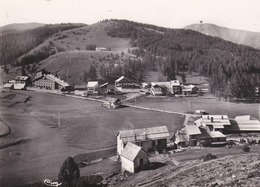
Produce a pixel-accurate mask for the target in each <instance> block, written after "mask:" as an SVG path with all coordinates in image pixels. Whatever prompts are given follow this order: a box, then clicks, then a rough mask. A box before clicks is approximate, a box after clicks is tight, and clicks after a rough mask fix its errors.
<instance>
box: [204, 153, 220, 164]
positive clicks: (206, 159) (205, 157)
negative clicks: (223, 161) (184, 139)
mask: <svg viewBox="0 0 260 187" xmlns="http://www.w3.org/2000/svg"><path fill="white" fill-rule="evenodd" d="M216 158H217V156H216V155H213V154H211V153H208V154H206V155H203V156H202V157H201V159H202V161H203V162H205V161H209V160H212V159H216Z"/></svg>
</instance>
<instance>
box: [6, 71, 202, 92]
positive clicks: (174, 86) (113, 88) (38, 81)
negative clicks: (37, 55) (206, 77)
mask: <svg viewBox="0 0 260 187" xmlns="http://www.w3.org/2000/svg"><path fill="white" fill-rule="evenodd" d="M28 87H33V88H37V89H44V90H61V91H63V90H74V94H75V95H80V96H87V95H104V94H125V93H145V94H151V95H154V96H164V95H185V96H191V95H196V94H197V93H198V92H199V91H200V89H199V88H198V87H196V86H194V85H182V84H180V82H179V81H178V80H172V81H166V82H151V83H150V84H148V83H141V82H138V81H134V80H131V79H128V78H126V77H124V76H121V77H120V78H118V79H117V80H115V82H113V83H108V82H106V83H103V84H101V85H100V84H99V82H98V81H89V82H88V83H87V84H82V85H75V86H74V87H71V86H70V85H69V84H68V83H67V82H65V81H63V80H61V79H60V78H59V77H57V76H55V75H53V74H51V73H50V72H48V71H46V70H45V69H40V70H38V71H37V72H36V74H35V77H34V79H33V80H31V78H30V77H29V76H17V77H16V78H15V80H11V81H9V82H8V83H6V84H5V85H4V86H3V88H4V89H18V90H26V89H27V88H28Z"/></svg>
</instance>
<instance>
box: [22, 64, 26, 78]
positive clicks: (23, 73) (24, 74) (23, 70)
mask: <svg viewBox="0 0 260 187" xmlns="http://www.w3.org/2000/svg"><path fill="white" fill-rule="evenodd" d="M21 75H22V76H26V72H25V67H24V66H22V69H21Z"/></svg>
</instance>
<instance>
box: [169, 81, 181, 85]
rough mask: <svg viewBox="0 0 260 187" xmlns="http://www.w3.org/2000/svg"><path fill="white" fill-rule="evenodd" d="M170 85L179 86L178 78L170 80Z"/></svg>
mask: <svg viewBox="0 0 260 187" xmlns="http://www.w3.org/2000/svg"><path fill="white" fill-rule="evenodd" d="M170 84H171V86H180V81H179V80H172V81H170Z"/></svg>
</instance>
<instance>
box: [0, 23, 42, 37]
mask: <svg viewBox="0 0 260 187" xmlns="http://www.w3.org/2000/svg"><path fill="white" fill-rule="evenodd" d="M44 25H45V24H44V23H35V22H33V23H13V24H9V25H5V26H2V27H0V29H1V30H2V35H5V34H11V33H17V32H22V31H25V30H30V29H36V28H38V27H42V26H44Z"/></svg>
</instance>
